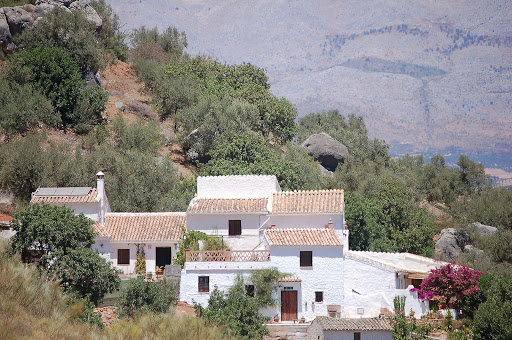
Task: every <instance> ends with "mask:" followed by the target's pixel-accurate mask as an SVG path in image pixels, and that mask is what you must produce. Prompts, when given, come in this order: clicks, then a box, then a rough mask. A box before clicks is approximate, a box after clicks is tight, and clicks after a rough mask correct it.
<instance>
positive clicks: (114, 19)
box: [89, 0, 128, 61]
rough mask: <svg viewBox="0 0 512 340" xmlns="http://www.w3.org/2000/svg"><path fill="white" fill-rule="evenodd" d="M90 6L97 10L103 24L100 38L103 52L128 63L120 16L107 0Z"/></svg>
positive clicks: (96, 1) (93, 2)
mask: <svg viewBox="0 0 512 340" xmlns="http://www.w3.org/2000/svg"><path fill="white" fill-rule="evenodd" d="M89 4H90V5H91V7H92V8H94V9H95V10H96V13H98V15H99V16H100V18H101V20H102V23H103V24H102V26H101V31H100V36H99V38H100V43H101V45H102V47H103V50H104V51H105V52H106V53H110V55H111V56H112V57H113V58H117V59H119V60H122V61H126V59H127V58H128V45H126V43H125V42H124V38H125V37H126V35H125V34H123V33H122V32H121V31H120V25H119V17H118V15H117V14H116V13H114V11H113V9H112V6H110V5H108V4H107V3H106V2H105V0H92V1H91V2H90V3H89Z"/></svg>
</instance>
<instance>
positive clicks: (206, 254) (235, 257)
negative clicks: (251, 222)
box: [185, 250, 270, 262]
mask: <svg viewBox="0 0 512 340" xmlns="http://www.w3.org/2000/svg"><path fill="white" fill-rule="evenodd" d="M185 259H186V261H187V262H266V261H270V251H268V250H186V251H185Z"/></svg>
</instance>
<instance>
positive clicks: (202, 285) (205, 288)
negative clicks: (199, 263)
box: [198, 276, 210, 293]
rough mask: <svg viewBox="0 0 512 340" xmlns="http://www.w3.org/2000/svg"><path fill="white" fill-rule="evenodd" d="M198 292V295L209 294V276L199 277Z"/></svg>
mask: <svg viewBox="0 0 512 340" xmlns="http://www.w3.org/2000/svg"><path fill="white" fill-rule="evenodd" d="M198 291H199V293H208V292H210V277H209V276H199V281H198Z"/></svg>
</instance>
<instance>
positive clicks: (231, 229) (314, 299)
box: [31, 172, 446, 321]
mask: <svg viewBox="0 0 512 340" xmlns="http://www.w3.org/2000/svg"><path fill="white" fill-rule="evenodd" d="M31 203H32V204H42V203H48V204H56V205H66V206H68V207H70V208H72V209H74V211H75V213H77V214H78V213H84V214H85V215H86V216H88V217H89V218H91V219H92V220H93V221H95V223H94V228H95V230H96V232H97V233H98V236H97V237H96V239H95V241H96V243H95V244H94V245H93V248H94V249H96V250H97V251H98V252H99V253H100V254H101V255H102V256H103V257H105V258H106V259H107V260H109V261H111V262H112V264H113V265H114V266H115V267H116V268H118V269H120V270H122V271H123V272H124V273H126V274H130V273H134V272H135V262H136V258H137V252H138V251H144V253H145V256H146V271H147V272H148V273H149V272H155V271H156V270H157V269H158V268H159V267H162V266H165V265H167V264H172V263H173V261H174V260H173V259H174V257H175V256H176V252H177V250H178V245H179V242H181V239H182V238H183V228H184V227H186V228H187V229H188V230H198V231H202V232H204V233H206V234H208V235H211V236H218V237H221V238H222V243H223V249H222V250H217V251H202V250H187V252H186V263H185V266H184V267H183V269H182V272H181V284H180V300H182V301H186V302H188V303H194V302H197V303H200V304H202V305H203V306H206V305H207V303H208V299H209V297H210V293H211V292H212V291H213V289H214V287H215V286H217V287H218V288H219V289H222V290H226V289H227V288H229V287H230V286H231V285H232V284H233V282H234V280H235V277H236V276H237V274H240V273H241V274H243V275H247V276H248V275H249V274H250V273H251V272H252V271H254V270H258V269H263V268H271V267H276V268H277V269H278V270H279V271H281V272H283V273H287V276H286V277H284V278H282V279H281V280H280V282H279V287H278V291H277V292H276V295H275V298H276V300H277V305H276V306H275V307H272V308H268V309H266V310H265V311H263V312H264V313H265V315H267V316H269V317H274V316H278V317H279V318H280V320H282V321H293V320H300V319H301V318H304V319H305V320H307V321H312V320H314V319H315V318H316V317H317V316H335V317H339V318H347V319H348V318H375V317H378V316H380V315H382V314H385V315H387V314H389V313H391V311H392V310H393V298H394V297H395V296H398V295H401V296H407V300H406V306H405V309H406V311H410V310H411V309H412V310H413V311H414V312H415V313H416V314H415V316H416V317H420V316H421V315H423V314H425V313H426V312H428V304H426V303H422V302H421V301H420V300H418V298H417V295H416V293H413V292H410V289H411V288H412V287H413V286H416V287H417V286H419V284H420V283H421V281H422V280H423V279H424V278H425V277H427V276H428V274H429V272H430V270H431V269H433V268H435V267H439V266H442V265H444V264H446V263H444V262H436V261H434V260H432V259H429V258H425V257H422V256H418V255H413V254H407V253H401V254H398V253H395V254H393V253H375V252H362V251H351V250H349V230H348V228H347V226H346V224H345V217H344V192H343V190H312V191H293V192H291V191H282V190H281V188H280V186H279V183H278V182H277V179H276V177H275V176H255V175H246V176H241V175H240V176H214V177H213V176H212V177H198V178H197V194H196V196H195V197H194V198H193V199H192V200H191V202H190V204H189V206H188V209H187V211H186V212H162V213H130V212H126V213H112V212H110V207H109V205H108V199H107V197H106V194H105V183H104V175H103V173H101V172H100V173H98V174H97V188H96V189H94V188H39V189H38V190H37V191H36V192H34V194H33V197H32V200H31Z"/></svg>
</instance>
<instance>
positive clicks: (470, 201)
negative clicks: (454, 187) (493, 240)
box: [451, 188, 512, 230]
mask: <svg viewBox="0 0 512 340" xmlns="http://www.w3.org/2000/svg"><path fill="white" fill-rule="evenodd" d="M511 200H512V191H511V190H510V189H507V188H492V189H487V190H483V191H481V192H475V193H473V194H471V195H465V196H464V197H461V198H459V199H458V200H457V201H455V202H454V203H453V204H452V207H451V212H452V214H453V215H454V217H455V218H456V220H457V221H458V222H459V223H460V224H463V225H467V224H469V223H473V222H480V223H483V224H487V225H492V226H495V227H503V228H504V229H509V230H510V229H512V206H511V205H510V204H509V202H510V201H511Z"/></svg>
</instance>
